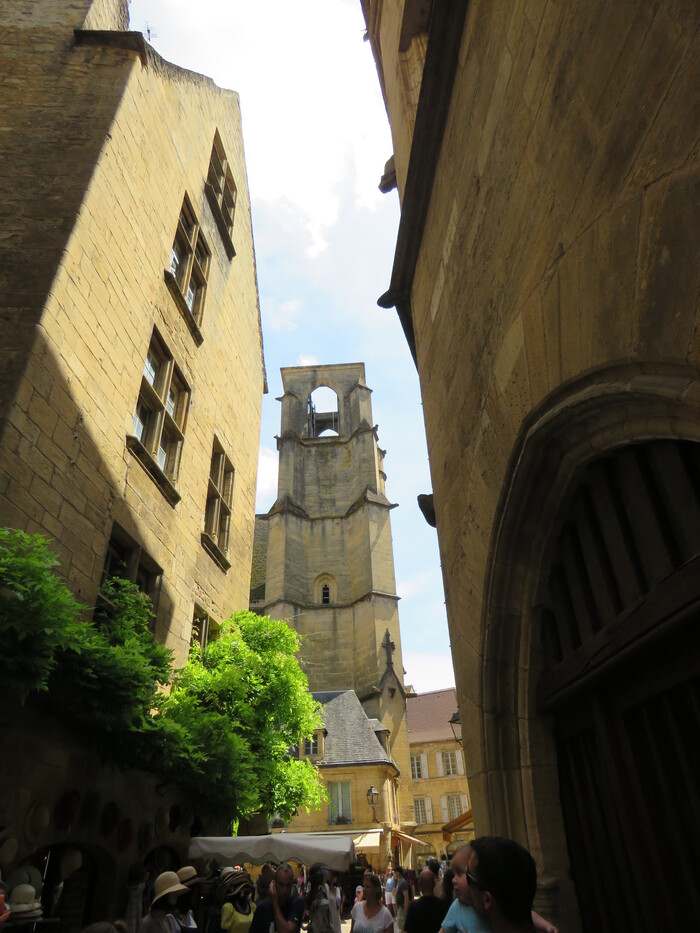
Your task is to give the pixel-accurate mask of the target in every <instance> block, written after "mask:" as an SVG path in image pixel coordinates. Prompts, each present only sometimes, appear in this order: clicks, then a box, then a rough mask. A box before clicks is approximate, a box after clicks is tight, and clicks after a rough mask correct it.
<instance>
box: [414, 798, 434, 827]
mask: <svg viewBox="0 0 700 933" xmlns="http://www.w3.org/2000/svg"><path fill="white" fill-rule="evenodd" d="M413 810H414V815H415V819H416V823H418V824H419V825H424V824H425V823H432V822H433V809H432V806H431V801H430V798H429V797H415V798H414V800H413Z"/></svg>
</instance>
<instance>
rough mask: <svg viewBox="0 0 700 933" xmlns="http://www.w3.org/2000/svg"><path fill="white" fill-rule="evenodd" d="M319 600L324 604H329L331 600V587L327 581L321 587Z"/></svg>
mask: <svg viewBox="0 0 700 933" xmlns="http://www.w3.org/2000/svg"><path fill="white" fill-rule="evenodd" d="M321 602H322V603H323V605H324V606H329V605H330V602H331V588H330V586H328V584H327V583H324V584H323V586H322V587H321Z"/></svg>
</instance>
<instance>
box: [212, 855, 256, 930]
mask: <svg viewBox="0 0 700 933" xmlns="http://www.w3.org/2000/svg"><path fill="white" fill-rule="evenodd" d="M254 890H255V886H254V885H253V880H252V878H251V877H250V875H249V874H248V872H247V871H243V870H242V869H238V870H236V869H234V870H233V872H232V873H231V874H230V875H228V877H227V879H226V882H225V888H224V890H223V892H222V894H221V896H220V897H221V929H222V930H225V931H226V933H248V930H249V929H250V925H251V923H252V922H253V913H254V911H255V904H253V903H252V898H253V892H254Z"/></svg>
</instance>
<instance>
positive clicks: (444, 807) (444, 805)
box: [440, 794, 450, 823]
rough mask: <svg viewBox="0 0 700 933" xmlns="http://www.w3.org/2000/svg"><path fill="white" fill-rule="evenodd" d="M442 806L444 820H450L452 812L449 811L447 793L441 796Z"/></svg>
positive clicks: (445, 821) (447, 821) (444, 821)
mask: <svg viewBox="0 0 700 933" xmlns="http://www.w3.org/2000/svg"><path fill="white" fill-rule="evenodd" d="M440 806H441V807H442V822H443V823H449V822H450V814H449V813H448V811H447V794H443V795H442V797H441V798H440Z"/></svg>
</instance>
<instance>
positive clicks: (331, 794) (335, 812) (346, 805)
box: [328, 781, 352, 824]
mask: <svg viewBox="0 0 700 933" xmlns="http://www.w3.org/2000/svg"><path fill="white" fill-rule="evenodd" d="M328 798H329V805H328V813H329V817H330V822H331V823H334V824H336V823H341V824H342V823H351V822H352V806H351V802H350V800H351V797H350V781H329V782H328Z"/></svg>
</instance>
